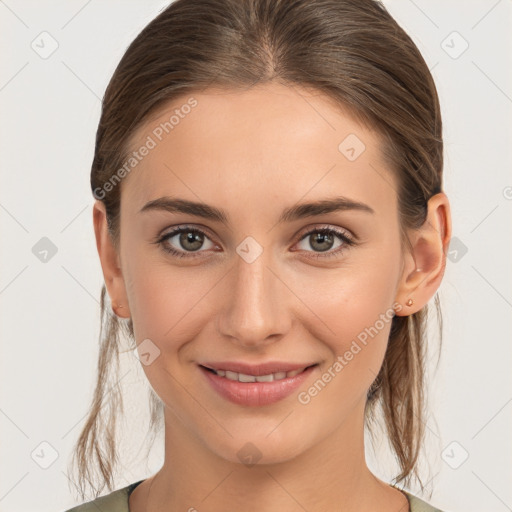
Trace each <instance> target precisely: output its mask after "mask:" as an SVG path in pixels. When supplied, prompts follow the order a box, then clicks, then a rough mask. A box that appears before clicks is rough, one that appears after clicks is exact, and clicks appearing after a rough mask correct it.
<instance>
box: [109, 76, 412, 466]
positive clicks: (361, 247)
mask: <svg viewBox="0 0 512 512" xmlns="http://www.w3.org/2000/svg"><path fill="white" fill-rule="evenodd" d="M191 96H192V97H193V99H194V100H195V101H193V100H190V98H189V97H184V98H183V99H182V100H180V101H174V102H173V103H172V105H167V106H166V107H165V108H163V109H161V110H160V111H159V112H158V115H155V116H153V118H152V119H151V121H150V122H148V123H146V125H144V126H143V127H141V128H140V129H139V130H138V131H137V132H136V136H135V137H134V139H133V140H132V142H133V144H132V149H133V150H137V149H139V148H140V147H141V146H143V145H144V144H146V145H147V147H150V146H151V147H150V149H149V150H148V151H147V152H145V151H142V152H145V153H147V154H146V155H145V156H143V157H142V158H141V159H140V161H139V162H138V164H137V165H136V167H135V168H134V169H133V170H132V171H131V172H130V173H129V174H128V175H127V176H126V177H125V178H124V179H123V181H122V184H121V187H122V189H121V190H122V193H121V221H120V227H121V238H120V248H119V261H120V265H121V269H122V278H123V283H124V286H125V291H124V292H125V297H126V300H127V303H128V304H127V305H128V307H129V309H128V311H129V315H130V316H131V318H132V320H133V325H134V332H135V339H136V342H137V344H140V343H141V342H143V343H145V345H141V347H145V349H144V350H143V351H142V352H144V353H145V354H146V355H145V356H144V357H145V360H146V362H147V363H148V364H144V365H143V369H144V371H145V373H146V375H147V378H148V380H149V382H150V384H151V386H152V387H153V389H154V390H155V392H156V393H157V394H158V396H159V397H160V398H161V400H162V401H163V402H164V404H165V405H166V428H171V429H174V430H176V431H177V430H180V429H182V430H183V431H186V432H188V433H190V434H191V438H193V439H195V441H196V442H197V443H198V444H200V445H201V446H203V447H204V448H206V449H207V450H209V451H210V452H212V453H215V454H217V455H218V456H220V457H222V458H224V459H226V460H231V461H234V462H239V457H240V453H239V452H240V450H241V448H242V447H243V446H246V445H245V443H247V442H248V441H250V442H251V443H252V444H253V445H255V446H256V447H257V449H258V451H259V453H260V454H261V456H262V457H263V458H264V459H263V460H262V462H263V461H265V462H268V463H271V462H276V461H284V460H288V459H291V458H292V457H295V456H297V455H299V454H300V453H301V452H303V451H305V450H307V449H308V448H311V447H313V446H314V445H316V444H318V443H321V442H323V441H325V440H327V439H328V438H329V436H331V435H335V434H337V433H339V431H340V430H341V429H342V428H351V427H350V426H354V425H358V427H360V426H361V423H360V421H361V419H362V413H363V410H364V404H365V401H366V394H367V391H368V388H369V386H370V385H371V383H372V381H373V380H374V379H375V377H376V376H377V374H378V372H379V369H380V367H381V364H382V361H383V358H384V354H385V350H386V345H387V340H388V336H389V331H390V327H391V315H392V311H393V304H394V303H395V300H396V298H397V289H398V285H399V282H400V279H401V276H402V270H403V267H402V265H403V259H402V252H401V244H400V235H399V233H400V231H399V217H398V203H397V196H396V192H395V189H396V182H395V178H394V177H393V175H392V173H391V172H390V169H388V168H387V165H386V163H385V162H384V159H383V157H382V147H381V146H380V144H381V141H380V138H379V136H378V134H377V133H375V132H373V131H370V130H369V129H368V128H365V127H363V126H362V125H361V124H359V123H358V122H356V121H355V120H354V119H353V118H352V117H350V116H349V115H347V113H346V112H343V111H342V110H340V108H339V107H336V106H335V105H334V103H332V102H331V101H330V100H329V99H328V98H326V97H324V96H323V95H321V94H320V93H319V92H317V91H316V92H312V91H307V90H306V89H303V88H300V89H299V88H296V87H293V88H292V87H285V86H283V85H277V84H272V85H265V86H258V87H255V88H252V89H250V90H246V91H243V92H240V91H237V92H235V91H227V90H214V89H210V90H206V91H203V92H202V93H198V94H193V95H191ZM189 100H190V101H189ZM187 101H188V103H187ZM186 104H188V105H193V106H191V108H183V105H186ZM176 109H178V110H179V113H178V114H176V116H175V118H174V119H173V126H172V128H169V124H168V125H165V123H166V122H169V119H170V117H171V115H173V113H175V112H174V111H175V110H176ZM162 126H167V132H168V133H167V132H166V130H165V129H163V128H162ZM159 127H160V128H159ZM148 137H149V138H150V139H151V140H152V141H153V142H149V141H150V139H149V138H148ZM156 200H159V201H156ZM171 200H172V201H177V200H181V201H182V202H181V203H176V202H175V203H171V202H169V201H171ZM166 201H168V202H167V203H166ZM325 201H327V202H328V203H325V204H324V206H325V205H327V206H325V207H324V208H323V209H322V208H319V207H318V204H319V203H322V202H325ZM185 202H193V203H201V204H204V205H207V206H202V207H197V206H196V207H195V208H192V207H191V206H190V205H189V204H188V203H185ZM305 204H311V205H316V206H309V207H305V206H302V205H305ZM180 205H181V207H180ZM214 214H215V215H214ZM179 229H181V230H182V231H181V232H180V231H177V230H179ZM122 311H124V312H125V313H126V312H127V309H126V306H125V309H124V310H122ZM144 340H145V341H144ZM148 340H149V341H148ZM269 361H270V362H276V361H277V362H284V363H290V364H297V365H298V366H300V367H306V366H310V365H315V366H313V367H312V368H311V369H309V370H308V371H307V372H305V373H304V374H299V379H297V378H295V380H294V379H293V378H292V377H289V378H286V383H284V382H282V383H281V384H278V385H277V386H276V382H274V383H263V384H264V385H266V386H267V389H268V388H269V384H270V386H274V390H273V391H270V392H266V391H264V390H263V391H262V388H263V387H264V386H261V385H260V384H261V383H233V381H230V382H228V384H226V383H225V382H220V379H222V380H223V381H225V380H228V379H226V377H220V376H216V377H214V376H213V374H212V372H209V371H208V370H205V369H204V368H202V367H201V365H210V366H211V365H212V363H214V364H216V363H219V362H224V363H225V362H230V363H231V362H244V363H247V364H249V365H260V364H263V363H267V362H269ZM262 372H263V373H264V370H262ZM254 373H255V374H257V373H258V371H257V370H254ZM266 373H267V374H268V371H267V372H266ZM232 376H233V375H232ZM274 377H275V376H274ZM213 380H215V382H213ZM219 382H220V383H219ZM297 382H298V384H297ZM244 386H246V387H245V388H244ZM248 386H250V387H251V390H250V391H248V390H249V387H248ZM258 386H259V387H258ZM219 389H223V390H224V392H221V391H219ZM226 390H227V391H226ZM276 390H277V391H276ZM283 390H284V391H283ZM230 393H231V394H230ZM273 393H274V394H273ZM228 395H229V396H230V398H229V397H228ZM237 397H238V398H237ZM283 418H284V420H283ZM269 433H271V435H269Z"/></svg>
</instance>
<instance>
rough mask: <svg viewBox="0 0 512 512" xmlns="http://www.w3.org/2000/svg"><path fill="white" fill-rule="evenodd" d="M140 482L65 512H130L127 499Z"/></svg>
mask: <svg viewBox="0 0 512 512" xmlns="http://www.w3.org/2000/svg"><path fill="white" fill-rule="evenodd" d="M141 482H142V480H141V481H139V482H135V483H132V484H130V485H127V486H126V487H122V488H121V489H117V490H116V491H112V492H111V493H110V494H106V495H105V496H100V497H99V498H96V499H94V500H92V501H88V502H86V503H82V504H81V505H77V506H76V507H73V508H70V509H69V510H66V511H65V512H98V510H101V512H130V509H129V506H128V498H129V496H130V493H131V491H133V489H135V487H136V486H137V485H138V484H140V483H141Z"/></svg>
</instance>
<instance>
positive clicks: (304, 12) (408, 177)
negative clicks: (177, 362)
mask: <svg viewBox="0 0 512 512" xmlns="http://www.w3.org/2000/svg"><path fill="white" fill-rule="evenodd" d="M269 82H278V83H281V84H284V85H287V86H293V85H297V86H301V87H305V88H306V87H307V88H312V89H313V90H315V91H319V92H321V93H323V94H324V95H325V96H326V97H328V98H329V99H332V100H334V102H335V105H339V106H340V108H343V109H345V110H346V111H348V112H350V114H351V115H353V116H354V118H355V119H357V120H358V121H359V122H360V123H362V124H364V125H365V126H367V127H370V128H371V129H373V130H375V131H376V132H377V133H378V134H379V135H380V136H381V138H382V141H383V144H382V152H383V154H384V156H385V158H386V161H387V162H388V164H389V168H390V170H391V172H393V173H394V176H395V177H396V183H397V190H396V193H397V196H398V207H399V217H400V230H401V234H402V238H401V239H402V242H404V243H407V237H406V235H405V233H406V230H407V229H417V228H419V227H421V226H422V225H423V224H424V222H425V221H426V218H427V212H428V206H427V202H428V200H429V199H430V197H432V196H433V195H435V194H437V193H439V192H441V191H442V188H441V182H442V169H443V141H442V122H441V114H440V107H439V100H438V96H437V91H436V87H435V84H434V80H433V78H432V76H431V73H430V71H429V69H428V66H427V64H426V63H425V61H424V59H423V57H422V55H421V53H420V52H419V50H418V48H417V47H416V46H415V44H414V43H413V41H412V40H411V38H410V37H409V36H408V35H407V34H406V33H405V32H404V30H403V29H402V28H401V27H400V26H399V25H398V24H397V22H396V21H395V20H394V19H393V18H392V17H391V15H390V14H389V13H388V12H387V10H386V9H385V7H384V6H383V5H382V4H381V3H379V2H378V1H377V0H176V1H174V2H173V3H171V4H170V5H169V6H168V7H166V8H165V9H164V10H163V11H162V12H161V13H160V14H159V15H158V16H157V17H156V18H155V19H154V20H152V21H151V22H150V23H149V24H148V25H147V26H146V27H145V28H144V29H143V30H142V31H141V32H140V33H139V35H138V36H137V37H136V38H135V40H134V41H133V42H132V43H131V44H130V45H129V47H128V49H127V50H126V52H125V53H124V55H123V57H122V59H121V60H120V62H119V64H118V66H117V68H116V70H115V72H114V74H113V76H112V78H111V80H110V82H109V84H108V86H107V89H106V91H105V95H104V97H103V102H102V112H101V117H100V121H99V126H98V130H97V134H96V144H95V152H94V159H93V162H92V168H91V189H92V192H93V195H94V197H95V198H96V199H101V201H102V202H103V203H104V205H105V208H106V212H107V222H108V228H109V233H110V236H111V238H112V241H113V243H114V245H115V247H116V248H118V247H119V245H118V242H119V213H120V199H121V188H122V187H121V186H110V187H108V186H105V185H106V184H108V183H109V182H110V183H112V181H111V180H112V177H113V176H114V174H115V171H116V170H117V169H119V168H121V167H122V166H123V163H124V162H126V159H127V158H128V157H129V152H130V145H131V141H132V137H133V136H134V134H135V132H136V130H137V129H138V128H140V127H141V126H142V125H143V124H144V123H145V122H146V121H148V120H149V119H150V118H151V116H153V115H155V114H158V112H159V109H161V108H162V107H164V106H166V105H167V104H168V103H169V102H173V101H176V100H177V99H183V98H184V97H186V96H187V95H190V94H192V93H193V92H194V91H201V90H204V89H206V88H207V87H218V88H219V87H220V88H224V89H226V90H235V89H249V88H251V87H252V86H255V85H258V84H265V83H269ZM98 190H100V191H102V194H101V196H98ZM409 245H410V244H409ZM105 296H106V292H105V285H103V286H102V289H101V331H100V347H99V360H98V367H97V381H96V387H95V391H94V396H93V399H92V404H91V406H90V410H89V413H88V417H87V420H86V423H85V425H84V427H83V429H82V431H81V435H80V436H79V439H78V441H77V443H76V446H75V450H74V452H73V463H74V464H76V467H77V469H78V485H79V488H80V491H81V494H82V497H83V496H84V495H85V487H86V485H87V484H88V485H90V486H91V487H92V488H95V487H96V486H95V483H97V484H98V488H96V493H97V494H96V495H98V494H99V493H100V492H101V490H102V489H103V488H104V486H105V485H107V487H108V489H109V490H111V491H112V490H113V489H114V482H113V473H114V469H115V467H116V465H117V463H118V460H119V457H118V452H117V444H116V436H115V427H116V418H118V417H119V411H120V410H121V412H122V409H123V404H122V396H121V392H120V391H119V386H117V382H116V384H114V385H113V386H112V387H111V388H110V389H107V387H108V383H109V382H115V379H113V377H112V376H113V375H115V372H116V369H117V367H118V360H119V340H120V335H122V334H123V332H124V334H125V335H126V336H128V338H130V339H131V340H132V341H134V333H133V324H132V321H131V319H129V321H128V322H127V323H124V322H122V321H119V320H118V318H117V317H116V315H114V314H113V313H112V311H111V308H110V306H109V304H108V303H106V301H105ZM434 302H435V306H436V309H437V321H438V325H439V339H440V342H441V341H442V318H441V309H440V305H439V297H438V294H437V293H436V295H435V297H434ZM427 316H428V305H426V306H424V307H423V308H422V309H421V310H419V311H418V312H416V313H414V314H411V315H409V316H394V317H393V320H392V325H391V330H390V334H389V340H388V345H387V349H386V353H385V357H384V361H383V364H382V366H381V369H380V371H379V373H378V375H377V377H376V378H375V380H374V382H373V383H372V385H371V387H370V389H369V390H368V393H367V403H366V409H365V425H366V426H368V425H370V423H371V422H372V421H374V419H375V410H376V406H377V404H380V407H381V411H382V413H383V417H384V424H385V428H386V431H387V440H388V442H389V443H390V446H391V448H392V450H393V454H394V456H395V459H396V461H397V463H398V465H399V468H400V472H399V474H398V475H397V476H396V478H395V482H396V483H398V482H402V481H403V482H405V483H406V484H408V483H409V482H410V479H411V478H412V477H413V476H415V477H416V478H417V479H418V480H419V481H420V483H421V480H420V478H419V475H418V472H417V465H418V457H419V452H420V449H421V447H422V443H423V440H424V433H425V431H424V422H425V410H424V409H425V403H426V396H425V392H424V384H425V379H424V377H425V374H426V368H425V362H426V339H427V336H426V334H427ZM150 396H151V401H150V408H151V420H150V426H151V429H153V430H154V428H155V425H156V423H157V421H158V419H159V418H161V413H162V403H161V402H160V400H159V398H158V397H157V396H156V394H155V393H154V392H153V391H152V390H150ZM105 405H108V407H105ZM421 487H422V489H423V484H421Z"/></svg>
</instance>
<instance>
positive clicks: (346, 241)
mask: <svg viewBox="0 0 512 512" xmlns="http://www.w3.org/2000/svg"><path fill="white" fill-rule="evenodd" d="M180 233H198V234H201V235H204V236H205V237H207V238H210V237H209V236H208V234H207V233H206V232H204V231H203V230H201V229H198V228H193V227H189V226H180V227H179V228H176V229H174V230H173V231H170V232H169V233H166V234H165V235H163V236H162V237H160V238H159V239H158V240H156V242H154V243H156V244H158V245H160V246H161V247H162V249H163V250H164V251H165V252H167V253H169V254H171V255H172V256H176V257H178V258H183V257H186V258H197V257H201V256H200V253H201V252H204V251H196V252H186V251H177V250H176V249H174V248H172V247H170V246H168V245H166V244H165V242H166V241H167V240H168V239H169V238H172V237H174V236H176V235H179V234H180ZM313 233H321V234H322V235H335V236H337V237H339V238H340V239H341V241H342V242H343V245H341V246H340V247H338V248H337V249H335V250H334V251H325V252H323V253H322V252H314V251H313V255H311V256H308V258H313V259H319V258H324V259H325V258H331V257H336V256H338V255H340V254H341V253H342V252H344V251H345V250H347V249H349V248H350V247H351V246H354V245H356V242H355V241H354V240H353V239H352V238H351V237H349V236H348V235H347V234H346V233H345V232H343V231H340V230H337V229H334V228H327V227H315V228H312V229H310V230H309V231H306V232H305V233H303V234H302V235H301V237H300V239H299V242H301V241H302V240H304V239H305V238H306V237H307V236H309V235H312V234H313ZM306 252H311V251H306Z"/></svg>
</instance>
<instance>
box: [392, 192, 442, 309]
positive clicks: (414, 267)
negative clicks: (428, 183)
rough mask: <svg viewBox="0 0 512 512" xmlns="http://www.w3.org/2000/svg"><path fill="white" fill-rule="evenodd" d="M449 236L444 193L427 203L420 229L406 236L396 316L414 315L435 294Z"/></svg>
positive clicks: (440, 276) (397, 294)
mask: <svg viewBox="0 0 512 512" xmlns="http://www.w3.org/2000/svg"><path fill="white" fill-rule="evenodd" d="M451 235H452V223H451V214H450V203H449V201H448V197H447V196H446V194H444V193H443V192H440V193H439V194H436V195H434V196H432V197H431V198H430V200H429V201H428V216H427V219H426V220H425V222H424V224H423V226H421V227H420V228H419V229H415V230H411V231H410V232H409V233H408V238H409V240H410V242H411V246H412V251H411V252H407V254H405V255H404V269H403V272H402V276H401V279H400V282H399V284H398V288H397V293H396V299H395V302H396V303H399V304H400V305H401V308H400V307H398V306H397V307H396V308H395V314H396V315H397V316H408V315H411V314H413V313H416V312H417V311H419V310H420V309H421V308H422V307H423V306H425V304H427V302H428V301H429V300H430V299H431V298H432V297H433V296H434V295H435V293H436V291H437V289H438V288H439V286H440V284H441V281H442V279H443V275H444V271H445V267H446V252H447V250H448V244H449V242H450V238H451ZM409 304H410V305H409Z"/></svg>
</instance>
